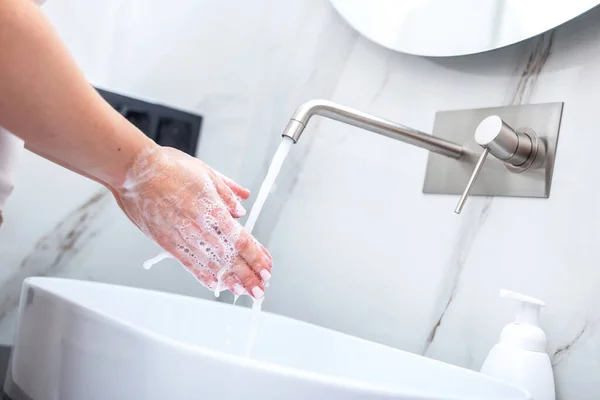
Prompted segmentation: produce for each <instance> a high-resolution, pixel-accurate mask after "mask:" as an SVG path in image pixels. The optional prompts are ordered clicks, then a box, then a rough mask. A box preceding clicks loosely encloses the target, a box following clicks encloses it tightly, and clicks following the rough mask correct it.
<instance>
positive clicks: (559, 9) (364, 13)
mask: <svg viewBox="0 0 600 400" xmlns="http://www.w3.org/2000/svg"><path fill="white" fill-rule="evenodd" d="M331 2H332V3H333V6H334V7H335V8H336V10H337V11H338V12H339V13H340V14H341V15H342V17H343V18H344V19H346V21H348V23H350V25H352V26H353V27H354V28H355V29H356V30H357V31H358V32H360V33H361V34H363V35H364V36H366V37H367V38H368V39H370V40H372V41H373V42H375V43H378V44H380V45H382V46H385V47H387V48H390V49H392V50H396V51H401V52H403V53H409V54H416V55H421V56H433V57H448V56H459V55H466V54H474V53H480V52H483V51H488V50H493V49H497V48H500V47H504V46H508V45H510V44H513V43H517V42H520V41H522V40H525V39H528V38H530V37H533V36H536V35H539V34H540V33H543V32H545V31H548V30H550V29H553V28H555V27H557V26H559V25H561V24H563V23H565V22H567V21H569V20H571V19H573V18H575V17H577V16H579V15H581V14H583V13H585V12H586V11H589V10H590V9H592V8H594V7H595V6H597V5H598V4H600V1H598V0H331Z"/></svg>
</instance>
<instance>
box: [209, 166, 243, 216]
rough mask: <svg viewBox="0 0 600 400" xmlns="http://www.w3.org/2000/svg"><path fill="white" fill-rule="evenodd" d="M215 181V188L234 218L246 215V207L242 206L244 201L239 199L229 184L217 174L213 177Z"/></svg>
mask: <svg viewBox="0 0 600 400" xmlns="http://www.w3.org/2000/svg"><path fill="white" fill-rule="evenodd" d="M213 181H214V183H215V188H216V189H217V193H218V194H219V197H221V200H223V203H225V206H226V207H227V209H228V210H229V213H230V214H231V216H232V217H233V218H241V217H243V216H244V215H246V209H245V208H244V206H242V203H240V201H239V200H238V199H237V197H236V196H235V194H234V193H233V191H232V190H231V188H230V187H229V186H227V185H226V184H225V182H224V181H223V180H222V179H220V178H219V177H218V176H217V175H215V177H214V178H213Z"/></svg>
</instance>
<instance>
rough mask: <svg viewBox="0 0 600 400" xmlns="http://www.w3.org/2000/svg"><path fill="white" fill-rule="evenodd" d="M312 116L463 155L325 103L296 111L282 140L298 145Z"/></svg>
mask: <svg viewBox="0 0 600 400" xmlns="http://www.w3.org/2000/svg"><path fill="white" fill-rule="evenodd" d="M313 115H320V116H322V117H326V118H330V119H333V120H336V121H340V122H343V123H345V124H348V125H353V126H356V127H359V128H362V129H366V130H368V131H371V132H375V133H379V134H380V135H383V136H386V137H389V138H392V139H396V140H399V141H401V142H404V143H408V144H412V145H414V146H417V147H421V148H423V149H426V150H429V151H433V152H434V153H437V154H441V155H443V156H446V157H450V158H454V159H458V158H460V157H461V156H462V155H463V152H464V149H463V147H462V146H461V145H459V144H456V143H453V142H450V141H448V140H444V139H440V138H436V137H435V136H431V135H428V134H426V133H423V132H420V131H418V130H416V129H412V128H409V127H407V126H404V125H400V124H397V123H395V122H392V121H388V120H386V119H383V118H379V117H376V116H374V115H371V114H367V113H364V112H362V111H358V110H354V109H352V108H349V107H346V106H343V105H340V104H336V103H333V102H331V101H327V100H311V101H307V102H306V103H304V104H302V105H301V106H300V107H298V109H297V110H296V112H295V113H294V115H292V118H291V119H290V122H289V123H288V125H287V127H286V128H285V130H284V131H283V136H287V137H289V138H291V139H292V140H293V141H294V142H298V140H299V139H300V136H302V132H304V129H305V128H306V126H307V125H308V121H310V118H311V117H312V116H313Z"/></svg>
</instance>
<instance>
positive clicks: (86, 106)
mask: <svg viewBox="0 0 600 400" xmlns="http://www.w3.org/2000/svg"><path fill="white" fill-rule="evenodd" d="M0 125H2V126H3V127H5V128H6V129H8V130H10V131H11V132H13V133H14V134H15V135H17V136H19V137H21V138H22V139H24V140H25V142H26V143H27V147H28V148H30V149H32V150H33V151H34V152H36V153H38V154H40V155H42V156H43V157H45V158H47V159H49V160H51V161H53V162H55V163H57V164H60V165H62V166H64V167H66V168H69V169H71V170H72V171H75V172H77V173H79V174H81V175H84V176H87V177H88V178H91V179H93V180H95V181H97V182H100V183H103V184H104V185H105V186H107V187H108V188H109V189H110V190H111V191H112V193H113V194H114V196H115V198H116V199H117V202H118V203H119V205H120V206H121V208H122V209H123V211H124V212H125V214H127V216H128V217H129V218H130V219H131V220H132V221H133V222H134V223H135V224H136V225H137V226H138V228H140V229H141V230H142V231H143V232H144V233H145V234H146V235H147V236H149V237H150V238H152V239H153V240H155V241H156V242H157V243H158V244H159V245H161V246H162V247H163V248H164V249H165V250H166V251H168V252H169V253H170V254H171V255H173V256H174V257H176V258H177V259H178V260H179V261H180V262H181V263H182V264H183V265H185V266H186V267H187V268H188V269H189V271H190V272H191V273H192V274H194V276H195V277H196V278H197V279H198V280H200V281H201V282H202V283H203V284H204V285H206V286H208V287H210V288H213V289H216V288H219V287H220V286H221V285H219V283H222V284H223V286H224V287H226V288H228V289H230V290H231V291H233V292H234V293H236V294H242V293H249V294H251V295H252V296H253V297H255V298H258V297H262V296H263V294H264V291H263V290H264V284H265V282H266V281H267V280H268V279H269V277H270V276H271V274H270V270H271V265H272V259H271V256H270V255H269V253H268V252H267V251H266V250H265V249H264V247H262V246H261V245H260V244H258V242H256V240H254V239H253V238H252V237H251V236H250V235H249V234H248V233H247V232H245V231H244V229H243V228H242V226H241V225H240V224H239V223H238V222H237V221H236V218H240V217H241V216H243V215H244V213H245V211H244V209H243V207H242V206H241V205H240V203H239V201H238V199H237V198H236V196H237V197H239V198H241V199H247V198H248V195H249V192H248V191H247V190H246V189H244V188H242V187H241V186H239V185H237V184H236V183H235V182H233V181H231V180H230V179H227V178H225V177H223V176H222V175H220V174H219V173H217V172H216V171H214V170H213V169H212V168H210V167H209V166H208V165H206V164H204V163H203V162H202V161H200V160H198V159H195V158H192V157H189V156H187V155H186V154H184V153H181V152H179V151H177V150H174V149H166V148H162V147H160V146H158V145H157V144H156V143H154V142H153V141H152V140H150V139H148V138H147V137H146V136H145V135H144V134H143V133H142V132H140V131H139V130H138V129H137V128H136V127H135V126H134V125H132V124H131V123H129V121H127V120H126V119H125V118H123V117H122V116H121V115H120V114H119V113H118V112H116V111H115V110H114V109H113V108H112V107H111V106H110V105H109V104H108V103H107V102H105V101H104V99H103V98H102V97H101V96H100V95H99V94H98V93H97V92H96V91H95V89H94V88H93V87H92V86H91V85H89V83H88V82H87V81H86V79H85V77H84V76H83V74H82V73H81V71H80V70H79V69H78V68H77V66H76V64H75V62H74V60H73V59H72V58H71V56H70V55H69V53H68V51H67V50H66V48H65V46H64V45H63V44H62V43H61V41H60V39H59V37H58V35H57V34H56V32H55V31H54V29H53V28H52V27H51V26H50V24H49V22H48V21H47V20H46V18H45V16H44V15H43V14H42V13H41V12H40V11H39V9H38V8H37V6H35V5H34V4H33V2H30V1H25V0H0Z"/></svg>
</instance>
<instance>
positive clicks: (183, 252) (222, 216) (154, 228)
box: [116, 146, 272, 298]
mask: <svg viewBox="0 0 600 400" xmlns="http://www.w3.org/2000/svg"><path fill="white" fill-rule="evenodd" d="M248 195H249V192H248V191H247V190H246V189H244V188H242V187H241V186H239V185H238V184H236V183H235V182H233V181H232V180H231V179H229V178H227V177H224V176H223V175H221V174H219V173H218V172H216V171H214V170H213V169H212V168H210V167H209V166H208V165H206V164H205V163H203V162H202V161H200V160H198V159H196V158H193V157H190V156H188V155H187V154H185V153H182V152H180V151H178V150H175V149H171V148H163V147H160V146H152V147H149V148H146V149H145V150H144V151H142V152H141V153H140V154H139V155H138V156H137V157H136V158H135V160H134V162H133V164H132V166H131V168H130V170H129V171H128V173H127V175H126V179H125V182H124V183H123V185H122V187H121V188H119V189H117V190H116V196H117V200H118V201H119V203H120V205H121V206H122V208H123V210H124V211H125V212H126V214H127V215H128V216H129V217H130V218H131V220H132V221H133V222H134V223H135V224H136V225H137V226H138V227H139V228H140V229H141V230H142V231H143V232H144V233H145V234H146V235H147V236H148V237H150V238H152V239H153V240H154V241H156V242H157V243H158V244H159V245H160V246H161V247H162V248H163V249H164V250H165V251H166V252H165V253H161V254H159V255H158V256H156V257H155V258H153V259H151V260H148V261H147V262H146V263H144V266H145V267H146V268H149V267H150V266H151V265H152V264H155V263H157V262H159V261H161V260H163V259H165V258H168V257H169V256H172V257H173V258H175V259H177V260H178V261H179V262H180V263H181V264H182V265H183V266H184V267H185V268H186V269H187V270H188V271H189V272H190V273H191V274H192V275H194V276H195V277H196V278H197V279H198V280H199V281H200V282H201V283H202V284H203V285H205V286H207V287H208V288H210V289H211V290H213V291H215V294H217V295H218V292H219V291H220V290H221V289H222V288H226V289H229V290H231V291H232V292H233V293H234V294H236V295H238V296H239V295H242V294H244V293H249V294H251V295H252V297H255V298H259V297H262V295H263V294H264V285H265V283H266V282H265V279H264V277H265V276H267V277H268V276H270V272H269V271H270V269H271V265H272V259H271V256H270V255H269V253H268V252H267V251H266V250H265V249H264V247H262V246H261V245H260V244H258V242H256V240H255V239H254V238H252V237H251V236H249V235H248V233H247V232H246V231H244V229H243V227H242V226H241V225H240V224H239V223H238V222H237V220H236V219H237V218H240V217H242V216H243V215H244V214H245V210H244V208H243V206H242V205H241V203H240V200H239V199H240V198H241V199H246V198H248Z"/></svg>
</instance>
